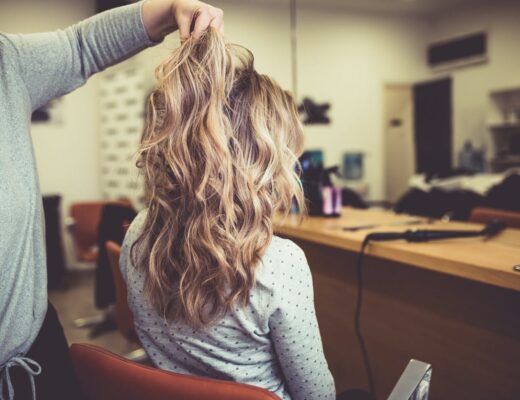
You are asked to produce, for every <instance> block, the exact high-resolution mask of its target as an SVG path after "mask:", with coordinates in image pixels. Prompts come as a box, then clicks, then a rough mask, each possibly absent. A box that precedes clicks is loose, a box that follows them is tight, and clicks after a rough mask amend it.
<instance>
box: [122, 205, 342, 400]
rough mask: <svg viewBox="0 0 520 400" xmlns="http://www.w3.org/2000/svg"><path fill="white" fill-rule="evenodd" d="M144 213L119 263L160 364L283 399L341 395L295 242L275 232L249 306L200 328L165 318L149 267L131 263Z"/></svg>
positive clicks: (144, 336)
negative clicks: (153, 296) (149, 293)
mask: <svg viewBox="0 0 520 400" xmlns="http://www.w3.org/2000/svg"><path fill="white" fill-rule="evenodd" d="M144 218H145V212H141V213H140V214H139V215H138V217H137V218H136V219H135V220H134V222H133V223H132V225H131V226H130V229H129V230H128V232H127V235H126V237H125V241H124V243H123V248H122V252H121V259H120V266H121V272H122V274H123V276H124V278H125V280H126V283H127V288H128V304H129V306H130V309H131V310H132V312H133V314H134V321H135V329H136V332H137V335H138V337H139V339H140V341H141V343H142V345H143V347H144V349H145V350H146V353H147V354H148V356H149V357H150V359H151V360H152V361H153V363H154V364H155V365H156V366H157V367H159V368H162V369H165V370H168V371H173V372H178V373H181V374H189V375H196V376H203V377H208V378H213V379H223V380H229V381H235V382H241V383H246V384H250V385H255V386H258V387H261V388H264V389H267V390H269V391H271V392H273V393H275V394H276V395H278V396H279V397H280V398H281V399H284V400H285V399H292V400H300V399H301V400H303V399H307V400H313V399H323V400H331V399H332V400H333V399H335V398H336V392H335V388H334V381H333V378H332V375H331V373H330V371H329V368H328V366H327V361H326V360H325V356H324V354H323V346H322V343H321V337H320V331H319V328H318V323H317V320H316V314H315V310H314V296H313V287H312V276H311V273H310V269H309V266H308V264H307V261H306V259H305V255H304V253H303V251H302V250H301V249H300V248H299V247H298V246H297V245H296V244H294V243H293V242H291V241H290V240H286V239H282V238H279V237H277V236H274V237H273V238H272V241H271V243H270V245H269V246H268V248H267V251H266V253H265V254H264V256H263V258H262V260H261V263H259V265H258V267H257V268H258V269H257V273H256V284H255V286H254V287H253V289H252V290H251V293H250V300H249V304H248V305H247V307H246V308H244V309H241V308H236V309H233V310H231V311H230V312H228V313H227V315H226V316H225V317H224V318H223V319H222V320H220V321H219V322H217V323H216V324H214V325H212V326H210V327H208V328H205V329H202V330H194V329H192V328H191V327H189V326H188V325H187V324H185V323H183V322H181V321H173V322H172V321H169V322H168V321H166V320H165V319H164V318H163V317H161V316H159V315H158V313H157V312H156V311H155V310H154V309H153V307H152V306H151V305H150V304H149V302H148V300H147V299H146V297H145V296H144V294H143V285H144V280H145V274H144V273H143V272H142V271H141V270H138V269H137V268H135V267H134V266H133V265H132V262H131V258H130V248H131V246H132V244H133V243H134V242H135V240H136V239H137V237H138V235H139V233H140V232H141V230H142V226H143V223H144Z"/></svg>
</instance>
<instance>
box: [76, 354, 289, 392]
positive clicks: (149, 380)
mask: <svg viewBox="0 0 520 400" xmlns="http://www.w3.org/2000/svg"><path fill="white" fill-rule="evenodd" d="M70 351H71V357H72V362H73V364H74V368H75V370H76V374H77V376H78V379H79V382H80V384H81V387H82V389H83V393H84V395H85V397H86V400H143V399H146V400H205V399H208V400H209V399H211V400H246V399H247V400H280V398H279V397H278V396H276V395H275V394H273V393H271V392H269V391H267V390H265V389H261V388H258V387H255V386H251V385H245V384H241V383H235V382H227V381H218V380H213V379H206V378H200V377H195V376H189V375H181V374H177V373H174V372H167V371H163V370H160V369H156V368H151V367H148V366H144V365H141V364H136V363H134V362H132V361H129V360H126V359H124V358H122V357H119V356H117V355H115V354H113V353H110V352H109V351H107V350H104V349H101V348H99V347H96V346H93V345H88V344H73V345H72V346H71V349H70Z"/></svg>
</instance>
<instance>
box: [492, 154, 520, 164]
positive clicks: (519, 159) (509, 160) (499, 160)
mask: <svg viewBox="0 0 520 400" xmlns="http://www.w3.org/2000/svg"><path fill="white" fill-rule="evenodd" d="M491 162H492V163H493V164H508V165H510V164H514V165H520V155H508V156H503V157H495V158H493V159H492V160H491Z"/></svg>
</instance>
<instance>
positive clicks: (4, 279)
mask: <svg viewBox="0 0 520 400" xmlns="http://www.w3.org/2000/svg"><path fill="white" fill-rule="evenodd" d="M151 44H152V43H151V41H150V39H149V38H148V35H147V33H146V30H145V28H144V25H143V22H142V18H141V3H138V4H134V5H131V6H127V7H123V8H120V9H116V10H113V11H109V12H106V13H103V14H100V15H98V16H95V17H93V18H90V19H87V20H85V21H83V22H81V23H79V24H77V25H75V26H72V27H70V28H68V29H65V30H61V31H56V32H52V33H42V34H29V35H7V34H0V383H1V380H4V384H5V383H6V382H5V381H6V380H7V378H8V374H7V372H6V370H7V369H8V367H13V366H15V365H18V366H22V367H23V364H24V361H26V360H24V359H23V358H22V357H23V356H24V355H25V354H26V352H27V351H28V350H29V348H30V347H31V345H32V343H33V341H34V339H35V337H36V336H37V334H38V331H39V330H40V327H41V325H42V322H43V319H44V316H45V313H46V310H47V270H46V256H45V243H44V229H43V214H42V200H41V194H40V189H39V184H38V174H37V170H36V162H35V159H34V153H33V148H32V141H31V136H30V132H29V130H30V124H31V113H32V111H33V110H35V109H37V108H39V107H40V106H42V105H44V104H46V103H47V102H48V101H50V100H51V99H53V98H56V97H59V96H62V95H64V94H66V93H68V92H70V91H72V90H74V89H75V88H77V87H79V86H81V85H83V84H84V83H85V81H86V80H87V79H88V77H89V76H91V75H92V74H94V73H96V72H98V71H101V70H102V69H104V68H106V67H108V66H110V65H112V64H115V63H117V62H119V61H122V60H123V59H125V58H127V57H129V56H131V55H133V54H134V53H136V52H137V51H139V50H141V49H143V48H145V47H146V46H149V45H151ZM71 117H73V116H71ZM93 134H95V133H93ZM64 167H65V168H67V167H72V166H64ZM71 173H72V172H71ZM0 387H1V385H0ZM1 396H2V395H1V393H0V397H1Z"/></svg>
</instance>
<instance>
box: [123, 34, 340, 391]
mask: <svg viewBox="0 0 520 400" xmlns="http://www.w3.org/2000/svg"><path fill="white" fill-rule="evenodd" d="M157 78H158V86H157V89H156V90H155V91H154V93H153V94H152V95H151V97H150V106H149V112H148V114H149V115H148V119H147V123H146V125H147V130H146V132H145V134H144V136H143V139H142V143H141V147H140V156H139V162H138V166H139V167H140V168H141V170H142V173H143V174H144V179H145V185H146V193H147V205H148V208H147V210H145V211H143V212H141V213H140V214H139V215H138V217H137V218H136V219H135V220H134V222H133V223H132V225H131V227H130V229H129V231H128V233H127V236H126V238H125V242H124V245H123V249H122V254H121V270H122V273H123V276H124V277H125V279H126V282H127V285H128V300H129V305H130V308H131V309H132V311H133V313H134V318H135V328H136V331H137V334H138V336H139V339H140V340H141V343H142V344H143V346H144V348H145V350H146V352H147V354H148V355H149V357H150V359H151V360H152V361H153V362H154V364H155V365H156V366H157V367H159V368H163V369H166V370H170V371H174V372H179V373H183V374H192V375H198V376H204V377H210V378H215V379H225V380H232V381H237V382H242V383H248V384H252V385H256V386H259V387H262V388H265V389H267V390H270V391H272V392H274V393H275V394H277V395H278V396H279V397H280V398H282V399H334V398H335V396H336V395H335V390H334V382H333V379H332V376H331V374H330V371H329V369H328V366H327V362H326V360H325V357H324V355H323V347H322V343H321V339H320V332H319V329H318V324H317V321H316V316H315V311H314V300H313V288H312V278H311V274H310V271H309V266H308V265H307V262H306V259H305V255H304V254H303V252H302V250H301V249H300V248H299V247H298V246H296V245H295V244H294V243H292V242H291V241H289V240H286V239H282V238H279V237H277V236H274V235H273V222H272V219H273V216H274V214H275V213H276V212H281V213H285V214H287V213H288V212H289V211H290V209H291V207H292V204H293V201H295V202H296V203H298V204H299V206H300V208H301V209H303V208H304V206H303V200H302V198H303V196H302V190H301V185H300V183H299V180H298V176H297V174H296V172H295V166H296V164H297V157H298V156H299V155H300V153H301V151H302V146H303V132H302V127H301V124H300V122H299V119H298V114H297V110H296V107H295V104H294V101H293V99H292V98H291V96H290V94H288V93H287V92H285V91H284V90H282V89H281V88H280V87H279V86H278V85H277V84H276V83H275V82H274V81H273V80H272V79H270V78H269V77H267V76H265V75H260V74H258V73H257V72H256V71H255V69H254V66H253V55H252V54H251V53H250V52H249V51H248V50H247V49H244V48H242V47H240V46H236V45H229V44H226V43H224V40H223V38H222V37H221V36H220V35H219V34H218V33H216V32H215V31H212V30H210V31H208V32H207V33H206V34H205V35H204V36H203V37H202V38H201V39H199V40H197V41H195V40H192V39H189V40H187V41H186V42H184V44H183V45H182V46H181V47H180V48H179V49H177V50H176V51H175V52H174V53H173V55H172V56H171V57H170V58H169V59H167V60H166V61H165V62H163V63H162V64H161V65H160V66H159V67H158V69H157Z"/></svg>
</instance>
